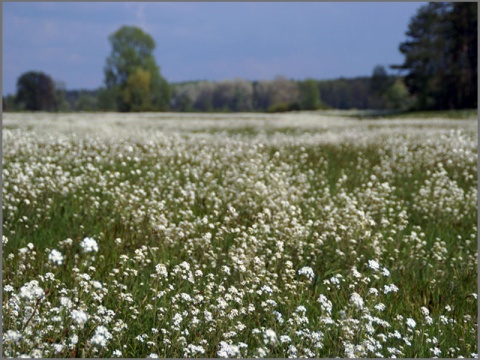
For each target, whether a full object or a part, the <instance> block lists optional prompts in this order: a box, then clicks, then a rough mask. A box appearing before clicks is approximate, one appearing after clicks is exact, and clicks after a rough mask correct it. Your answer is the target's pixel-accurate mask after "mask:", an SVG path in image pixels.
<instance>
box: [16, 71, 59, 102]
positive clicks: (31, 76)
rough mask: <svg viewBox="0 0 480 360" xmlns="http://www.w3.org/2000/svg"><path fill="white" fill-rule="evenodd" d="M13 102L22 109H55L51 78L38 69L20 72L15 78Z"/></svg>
mask: <svg viewBox="0 0 480 360" xmlns="http://www.w3.org/2000/svg"><path fill="white" fill-rule="evenodd" d="M15 103H16V104H17V106H18V108H19V109H22V110H29V111H54V110H56V109H57V93H56V89H55V84H54V82H53V80H52V78H51V77H50V76H48V75H47V74H44V73H42V72H38V71H29V72H26V73H24V74H22V75H21V76H20V77H19V78H18V80H17V93H16V96H15Z"/></svg>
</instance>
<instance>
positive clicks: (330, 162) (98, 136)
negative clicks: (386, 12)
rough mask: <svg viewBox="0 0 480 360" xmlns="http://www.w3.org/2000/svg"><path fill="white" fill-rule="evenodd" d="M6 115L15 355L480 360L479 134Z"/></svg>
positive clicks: (445, 128)
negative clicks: (467, 359) (479, 293)
mask: <svg viewBox="0 0 480 360" xmlns="http://www.w3.org/2000/svg"><path fill="white" fill-rule="evenodd" d="M350 115H351V114H348V113H336V114H332V113H331V114H329V113H326V112H305V113H289V114H263V115H261V114H257V115H255V114H215V115H212V114H185V115H183V114H169V113H162V114H155V113H145V114H113V113H112V114H48V113H44V114H28V113H25V114H13V113H6V114H3V132H2V136H3V174H2V176H3V188H2V192H3V193H2V195H3V204H2V206H3V236H4V237H3V269H2V270H3V303H2V314H3V320H2V321H3V354H2V355H3V356H4V357H22V356H28V357H32V356H34V357H107V358H108V357H130V358H138V357H157V356H158V357H169V358H179V357H180V358H181V357H202V358H209V357H230V358H232V357H249V358H252V357H276V358H288V357H309V358H312V357H329V358H334V357H369V358H373V357H389V358H390V357H410V358H411V357H423V358H430V357H441V358H448V357H455V358H457V357H461V356H463V357H477V353H478V348H477V333H478V331H477V329H478V318H477V263H478V260H477V258H478V252H477V236H478V229H477V211H478V209H477V184H478V178H477V148H478V143H477V119H476V114H473V112H472V114H471V115H468V116H464V117H461V116H460V117H459V118H457V119H449V118H445V117H443V116H440V115H439V116H438V117H437V116H436V117H434V118H428V119H419V118H391V119H389V118H375V119H356V118H353V117H351V116H350Z"/></svg>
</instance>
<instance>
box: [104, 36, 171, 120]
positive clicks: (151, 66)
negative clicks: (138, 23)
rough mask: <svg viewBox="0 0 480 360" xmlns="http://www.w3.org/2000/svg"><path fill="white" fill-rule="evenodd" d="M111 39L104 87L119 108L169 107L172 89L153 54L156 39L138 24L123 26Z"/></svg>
mask: <svg viewBox="0 0 480 360" xmlns="http://www.w3.org/2000/svg"><path fill="white" fill-rule="evenodd" d="M109 40H110V43H111V45H112V52H111V54H110V56H109V57H108V58H107V61H106V67H105V86H106V89H107V90H108V91H109V92H110V96H112V97H114V98H115V101H116V107H117V109H118V110H120V111H145V110H153V111H155V110H160V111H162V110H167V109H168V108H169V102H170V89H169V86H168V83H167V81H166V80H165V79H164V78H163V77H162V76H161V75H160V69H159V67H158V65H157V64H156V61H155V58H154V57H153V50H154V49H155V41H154V40H153V38H152V37H151V36H150V35H148V34H146V33H144V32H143V31H142V30H141V29H139V28H137V27H134V26H123V27H121V28H120V29H119V30H117V31H116V32H115V33H114V34H112V35H111V36H110V37H109ZM147 74H148V75H147ZM146 83H148V86H147V87H145V84H146Z"/></svg>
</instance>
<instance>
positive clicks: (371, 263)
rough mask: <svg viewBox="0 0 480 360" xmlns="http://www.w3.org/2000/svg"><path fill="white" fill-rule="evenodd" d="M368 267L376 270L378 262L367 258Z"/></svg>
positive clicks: (378, 267)
mask: <svg viewBox="0 0 480 360" xmlns="http://www.w3.org/2000/svg"><path fill="white" fill-rule="evenodd" d="M368 267H369V268H370V269H373V270H375V271H378V269H380V264H379V263H378V262H377V261H375V260H368Z"/></svg>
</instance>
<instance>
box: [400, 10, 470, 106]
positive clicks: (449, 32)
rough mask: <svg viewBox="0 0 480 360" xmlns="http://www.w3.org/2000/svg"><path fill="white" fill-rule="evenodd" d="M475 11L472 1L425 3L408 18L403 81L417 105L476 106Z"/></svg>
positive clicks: (403, 47)
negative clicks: (414, 97) (405, 73)
mask: <svg viewBox="0 0 480 360" xmlns="http://www.w3.org/2000/svg"><path fill="white" fill-rule="evenodd" d="M477 10H478V4H477V3H476V2H474V3H429V4H428V5H425V6H422V7H421V8H420V9H419V10H418V12H417V14H416V15H415V16H414V17H413V18H412V19H411V21H410V24H409V26H408V31H407V32H406V35H407V40H406V41H405V42H403V43H401V44H400V51H401V52H402V54H404V55H405V60H404V63H403V64H402V65H396V66H393V68H398V69H403V70H406V71H407V72H408V73H407V75H406V77H405V84H406V86H407V88H408V90H409V91H410V93H411V94H413V95H415V96H416V103H415V107H416V108H417V109H454V108H474V107H476V106H477V79H478V77H477V66H478V64H477V41H478V35H477V22H478V20H477Z"/></svg>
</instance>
